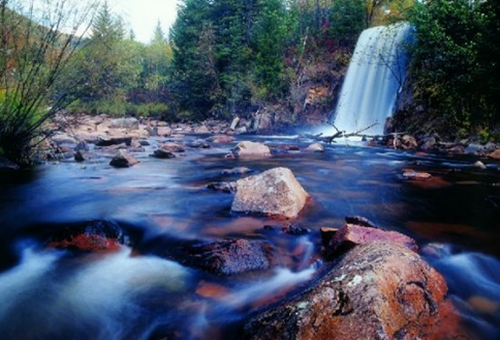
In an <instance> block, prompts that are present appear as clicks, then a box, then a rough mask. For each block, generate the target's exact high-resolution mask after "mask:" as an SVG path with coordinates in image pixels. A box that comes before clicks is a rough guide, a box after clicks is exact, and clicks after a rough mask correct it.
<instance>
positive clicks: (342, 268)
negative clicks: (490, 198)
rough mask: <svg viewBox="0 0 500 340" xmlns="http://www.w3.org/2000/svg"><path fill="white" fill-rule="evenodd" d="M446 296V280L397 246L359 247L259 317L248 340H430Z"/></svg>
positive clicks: (247, 326) (249, 323) (250, 328)
mask: <svg viewBox="0 0 500 340" xmlns="http://www.w3.org/2000/svg"><path fill="white" fill-rule="evenodd" d="M446 292H447V286H446V282H445V281H444V279H443V277H442V276H441V275H440V274H439V273H438V272H436V271H435V270H434V269H433V268H432V267H430V266H429V265H428V264H427V263H426V262H425V261H424V260H422V259H421V258H420V256H418V255H417V254H416V253H414V252H412V251H410V250H409V249H407V248H406V247H403V246H401V245H398V244H393V243H385V242H375V243H370V244H367V245H363V246H357V247H355V248H354V249H353V250H351V251H350V252H349V253H347V254H346V256H345V257H344V258H343V259H342V260H341V261H340V262H339V263H338V264H337V265H335V267H334V268H333V269H332V270H331V271H330V272H328V273H327V274H326V275H325V276H324V277H323V278H322V279H320V280H319V281H318V282H317V283H316V284H314V286H312V287H310V288H308V289H307V290H305V291H304V292H302V293H301V294H299V295H298V296H296V297H294V298H292V299H290V300H288V301H285V302H284V303H281V304H280V305H278V306H275V307H273V308H271V309H268V310H267V311H264V312H262V313H261V314H257V315H256V316H254V317H252V318H251V319H250V320H248V321H247V322H246V324H245V326H244V333H245V334H244V338H245V339H259V340H266V339H270V340H279V339H295V340H306V339H307V340H313V339H339V340H346V339H407V340H410V339H427V338H429V337H430V336H432V334H433V333H434V330H435V328H436V324H437V321H438V316H439V312H440V308H441V306H442V305H443V301H444V297H445V295H446Z"/></svg>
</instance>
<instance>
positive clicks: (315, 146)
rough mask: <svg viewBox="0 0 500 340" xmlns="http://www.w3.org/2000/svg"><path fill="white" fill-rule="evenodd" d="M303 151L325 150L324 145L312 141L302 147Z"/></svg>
mask: <svg viewBox="0 0 500 340" xmlns="http://www.w3.org/2000/svg"><path fill="white" fill-rule="evenodd" d="M304 151H305V152H325V147H324V146H323V145H322V144H320V143H314V144H311V145H309V146H308V147H307V148H305V149H304Z"/></svg>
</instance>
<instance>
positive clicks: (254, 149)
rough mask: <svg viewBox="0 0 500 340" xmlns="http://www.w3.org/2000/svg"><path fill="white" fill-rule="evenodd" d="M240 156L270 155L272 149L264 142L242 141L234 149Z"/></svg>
mask: <svg viewBox="0 0 500 340" xmlns="http://www.w3.org/2000/svg"><path fill="white" fill-rule="evenodd" d="M233 152H234V154H235V155H237V156H238V157H269V156H271V149H270V148H269V147H268V146H267V145H264V144H262V143H254V142H248V141H245V142H241V143H239V144H238V145H236V147H235V148H234V150H233Z"/></svg>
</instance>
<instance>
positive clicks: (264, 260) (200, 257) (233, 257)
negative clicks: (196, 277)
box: [181, 239, 271, 275]
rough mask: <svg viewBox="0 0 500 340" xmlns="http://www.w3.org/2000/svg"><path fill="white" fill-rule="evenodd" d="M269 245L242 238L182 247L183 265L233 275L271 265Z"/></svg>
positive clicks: (266, 267)
mask: <svg viewBox="0 0 500 340" xmlns="http://www.w3.org/2000/svg"><path fill="white" fill-rule="evenodd" d="M269 247H270V246H269V245H266V244H263V243H260V242H255V241H248V240H244V239H237V240H227V241H220V242H214V243H208V244H201V245H200V244H198V245H190V246H186V247H184V248H183V250H182V251H181V253H182V252H184V255H183V259H181V262H182V263H184V264H185V265H188V266H191V267H196V268H200V269H204V270H207V271H209V272H212V273H215V274H223V275H234V274H241V273H244V272H249V271H253V270H261V269H268V268H269V267H270V266H271V253H270V248H269Z"/></svg>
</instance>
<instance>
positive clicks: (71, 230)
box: [48, 220, 128, 252]
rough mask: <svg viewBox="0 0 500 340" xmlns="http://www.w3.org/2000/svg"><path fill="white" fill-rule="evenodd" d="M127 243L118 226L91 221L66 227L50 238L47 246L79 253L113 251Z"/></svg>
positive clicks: (107, 222) (126, 238)
mask: <svg viewBox="0 0 500 340" xmlns="http://www.w3.org/2000/svg"><path fill="white" fill-rule="evenodd" d="M127 243H128V237H127V236H126V235H125V233H124V232H123V230H122V229H121V228H120V226H119V225H118V224H116V223H114V222H110V221H99V220H98V221H91V222H88V223H86V224H85V225H78V226H72V227H66V228H64V229H62V230H61V231H59V232H58V233H56V234H55V235H53V236H52V237H51V240H50V242H49V243H48V246H49V247H51V248H59V249H72V250H79V251H90V252H95V251H113V250H117V249H119V248H120V246H121V245H122V244H127Z"/></svg>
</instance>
